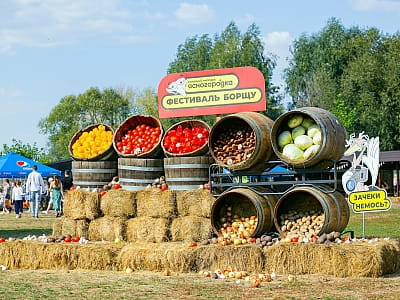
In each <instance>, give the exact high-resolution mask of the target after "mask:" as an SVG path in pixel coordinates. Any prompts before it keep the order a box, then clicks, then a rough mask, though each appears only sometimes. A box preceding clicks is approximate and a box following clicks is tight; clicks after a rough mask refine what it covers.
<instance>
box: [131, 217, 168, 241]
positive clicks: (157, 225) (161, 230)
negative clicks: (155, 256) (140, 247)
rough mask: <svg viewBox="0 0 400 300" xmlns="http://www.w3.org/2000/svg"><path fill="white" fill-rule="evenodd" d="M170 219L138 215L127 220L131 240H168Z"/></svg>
mask: <svg viewBox="0 0 400 300" xmlns="http://www.w3.org/2000/svg"><path fill="white" fill-rule="evenodd" d="M169 225H170V221H169V220H168V219H166V218H152V217H137V218H132V219H129V220H128V221H127V222H126V238H127V241H129V242H148V243H161V242H165V241H168V240H169V239H170V238H169Z"/></svg>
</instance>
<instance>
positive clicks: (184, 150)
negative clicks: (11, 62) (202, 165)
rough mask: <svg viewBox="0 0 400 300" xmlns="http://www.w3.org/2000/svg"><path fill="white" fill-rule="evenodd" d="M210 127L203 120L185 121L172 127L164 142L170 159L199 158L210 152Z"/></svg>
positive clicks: (166, 153) (163, 146)
mask: <svg viewBox="0 0 400 300" xmlns="http://www.w3.org/2000/svg"><path fill="white" fill-rule="evenodd" d="M209 133H210V127H209V126H208V124H207V123H205V122H203V121H201V120H185V121H182V122H179V123H177V124H174V125H173V126H171V127H170V128H169V129H168V130H167V132H166V134H165V135H164V137H163V140H162V148H163V150H164V153H165V155H166V156H168V157H173V156H199V155H204V154H206V153H207V152H208V137H209Z"/></svg>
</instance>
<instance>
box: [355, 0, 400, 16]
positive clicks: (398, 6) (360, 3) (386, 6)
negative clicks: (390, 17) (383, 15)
mask: <svg viewBox="0 0 400 300" xmlns="http://www.w3.org/2000/svg"><path fill="white" fill-rule="evenodd" d="M350 3H351V4H352V6H353V7H354V8H355V9H356V10H360V11H371V10H372V11H376V10H381V11H385V12H396V13H400V2H399V1H393V0H350Z"/></svg>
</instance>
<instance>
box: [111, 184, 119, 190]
mask: <svg viewBox="0 0 400 300" xmlns="http://www.w3.org/2000/svg"><path fill="white" fill-rule="evenodd" d="M113 188H114V189H116V190H118V189H120V188H121V185H120V184H119V183H116V184H114V185H113Z"/></svg>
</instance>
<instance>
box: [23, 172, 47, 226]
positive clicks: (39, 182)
mask: <svg viewBox="0 0 400 300" xmlns="http://www.w3.org/2000/svg"><path fill="white" fill-rule="evenodd" d="M44 190H45V186H44V182H43V177H42V175H41V174H40V173H39V172H38V171H37V165H34V166H33V167H32V172H31V173H29V175H28V179H27V180H26V192H27V193H29V194H30V199H31V214H32V217H33V218H39V206H40V198H41V197H40V196H41V193H42V192H43V191H44Z"/></svg>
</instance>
